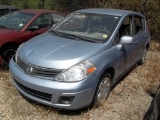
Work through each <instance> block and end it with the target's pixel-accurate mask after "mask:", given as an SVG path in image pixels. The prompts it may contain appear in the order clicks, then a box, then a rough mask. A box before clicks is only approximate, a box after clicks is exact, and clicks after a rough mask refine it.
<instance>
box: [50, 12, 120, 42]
mask: <svg viewBox="0 0 160 120" xmlns="http://www.w3.org/2000/svg"><path fill="white" fill-rule="evenodd" d="M118 20H119V17H117V16H111V15H105V14H91V13H73V14H71V15H69V16H68V17H67V18H65V19H64V20H63V21H61V22H60V23H59V24H57V25H56V26H55V27H53V28H52V31H54V32H55V33H62V34H65V35H72V36H73V35H74V36H79V37H83V38H84V37H85V38H89V39H93V40H94V41H97V42H99V41H101V42H103V41H106V40H107V38H109V36H110V35H111V33H112V31H113V30H114V28H115V26H116V24H117V23H118Z"/></svg>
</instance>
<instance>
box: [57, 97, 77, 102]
mask: <svg viewBox="0 0 160 120" xmlns="http://www.w3.org/2000/svg"><path fill="white" fill-rule="evenodd" d="M74 98H75V96H61V97H60V99H59V103H60V104H71V103H72V102H73V100H74Z"/></svg>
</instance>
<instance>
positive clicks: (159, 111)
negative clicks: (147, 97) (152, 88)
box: [143, 88, 160, 120]
mask: <svg viewBox="0 0 160 120" xmlns="http://www.w3.org/2000/svg"><path fill="white" fill-rule="evenodd" d="M159 119H160V88H159V89H158V90H157V93H156V95H155V96H154V98H153V100H152V102H151V104H150V107H149V109H148V112H147V113H146V115H145V117H144V119H143V120H159Z"/></svg>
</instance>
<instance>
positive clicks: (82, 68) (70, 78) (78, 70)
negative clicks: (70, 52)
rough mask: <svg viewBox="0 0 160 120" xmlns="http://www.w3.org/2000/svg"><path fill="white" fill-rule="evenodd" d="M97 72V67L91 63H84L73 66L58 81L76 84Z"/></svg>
mask: <svg viewBox="0 0 160 120" xmlns="http://www.w3.org/2000/svg"><path fill="white" fill-rule="evenodd" d="M95 70H96V67H95V66H94V65H93V64H92V63H91V62H89V61H84V62H82V63H79V64H77V65H74V66H72V67H71V68H69V69H68V70H66V71H65V72H64V73H62V74H60V75H59V76H58V77H57V78H56V80H57V81H65V82H76V81H80V80H83V79H84V78H86V77H87V76H88V75H89V74H91V73H93V72H94V71H95Z"/></svg>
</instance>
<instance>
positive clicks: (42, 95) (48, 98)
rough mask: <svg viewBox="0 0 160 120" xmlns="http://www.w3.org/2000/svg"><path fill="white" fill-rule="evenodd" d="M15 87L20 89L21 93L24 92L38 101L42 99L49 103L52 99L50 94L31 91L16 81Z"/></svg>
mask: <svg viewBox="0 0 160 120" xmlns="http://www.w3.org/2000/svg"><path fill="white" fill-rule="evenodd" d="M14 81H15V83H16V85H17V86H18V87H19V88H21V89H22V90H23V91H25V92H26V93H28V94H30V95H32V96H35V97H37V98H40V99H43V100H46V101H51V98H52V95H51V94H48V93H43V92H39V91H36V90H33V89H30V88H28V87H26V86H24V85H22V84H20V83H19V82H18V81H16V80H14Z"/></svg>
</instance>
